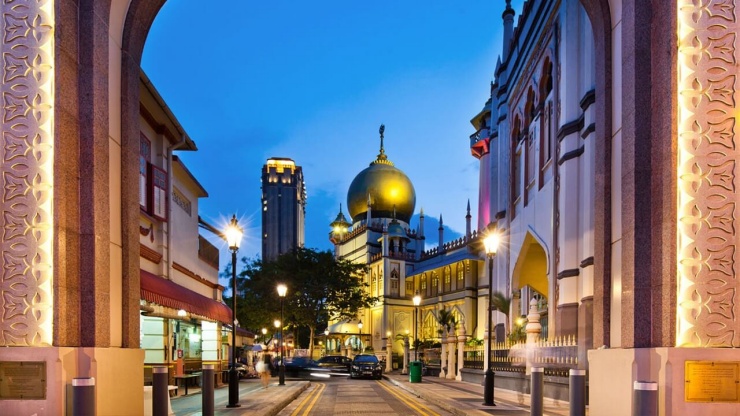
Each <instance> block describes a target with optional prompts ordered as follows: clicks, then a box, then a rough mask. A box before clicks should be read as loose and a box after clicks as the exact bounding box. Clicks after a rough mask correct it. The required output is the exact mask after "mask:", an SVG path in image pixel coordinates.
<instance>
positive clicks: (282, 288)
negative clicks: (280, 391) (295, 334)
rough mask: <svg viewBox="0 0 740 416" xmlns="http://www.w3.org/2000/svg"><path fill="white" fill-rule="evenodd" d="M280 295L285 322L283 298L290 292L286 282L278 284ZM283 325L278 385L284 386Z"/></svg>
mask: <svg viewBox="0 0 740 416" xmlns="http://www.w3.org/2000/svg"><path fill="white" fill-rule="evenodd" d="M277 291H278V296H280V322H281V323H282V322H283V299H285V294H286V293H288V287H287V286H285V285H284V284H282V283H281V284H279V285H278V286H277ZM283 340H284V338H283V325H281V326H280V370H279V378H280V382H279V383H278V385H280V386H284V385H285V353H284V350H285V344H284V342H283Z"/></svg>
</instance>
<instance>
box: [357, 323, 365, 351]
mask: <svg viewBox="0 0 740 416" xmlns="http://www.w3.org/2000/svg"><path fill="white" fill-rule="evenodd" d="M357 328H359V329H360V352H362V351H363V350H364V348H363V346H362V319H360V322H358V323H357Z"/></svg>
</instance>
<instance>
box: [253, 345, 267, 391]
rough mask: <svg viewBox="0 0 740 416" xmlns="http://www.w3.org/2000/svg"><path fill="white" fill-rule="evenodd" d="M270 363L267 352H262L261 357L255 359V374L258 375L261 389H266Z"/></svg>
mask: <svg viewBox="0 0 740 416" xmlns="http://www.w3.org/2000/svg"><path fill="white" fill-rule="evenodd" d="M270 364H271V363H270V356H269V355H268V354H264V355H263V356H262V359H261V360H259V361H257V365H256V366H255V371H257V374H259V376H260V381H261V382H262V388H263V389H266V388H267V387H268V386H269V385H270V367H271V365H270Z"/></svg>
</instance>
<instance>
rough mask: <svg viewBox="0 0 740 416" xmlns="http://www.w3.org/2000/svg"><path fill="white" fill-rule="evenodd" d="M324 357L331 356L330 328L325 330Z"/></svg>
mask: <svg viewBox="0 0 740 416" xmlns="http://www.w3.org/2000/svg"><path fill="white" fill-rule="evenodd" d="M324 355H329V328H326V329H325V330H324Z"/></svg>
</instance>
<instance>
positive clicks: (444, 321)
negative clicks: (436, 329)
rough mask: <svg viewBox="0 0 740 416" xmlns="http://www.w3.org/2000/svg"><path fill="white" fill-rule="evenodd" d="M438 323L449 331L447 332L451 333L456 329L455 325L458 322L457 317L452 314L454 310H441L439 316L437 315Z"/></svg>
mask: <svg viewBox="0 0 740 416" xmlns="http://www.w3.org/2000/svg"><path fill="white" fill-rule="evenodd" d="M437 323H438V324H439V325H440V326H441V327H443V328H444V329H446V330H447V332H450V329H452V328H455V325H457V320H456V319H455V315H453V314H452V309H450V310H447V309H445V308H444V307H442V309H440V310H439V314H438V315H437Z"/></svg>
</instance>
